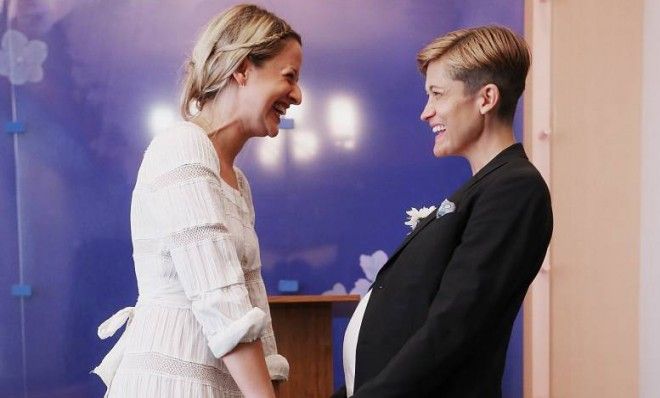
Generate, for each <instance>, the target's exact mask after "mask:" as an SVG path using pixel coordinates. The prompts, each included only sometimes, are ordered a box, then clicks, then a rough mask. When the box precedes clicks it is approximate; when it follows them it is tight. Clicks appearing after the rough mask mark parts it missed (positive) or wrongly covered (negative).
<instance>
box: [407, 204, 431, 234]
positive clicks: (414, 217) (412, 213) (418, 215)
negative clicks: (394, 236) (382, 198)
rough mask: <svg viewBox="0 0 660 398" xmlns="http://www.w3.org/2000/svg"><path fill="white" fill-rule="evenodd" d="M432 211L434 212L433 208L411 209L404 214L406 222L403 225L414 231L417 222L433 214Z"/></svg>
mask: <svg viewBox="0 0 660 398" xmlns="http://www.w3.org/2000/svg"><path fill="white" fill-rule="evenodd" d="M434 211H435V206H431V207H422V208H421V209H419V210H417V209H416V208H414V207H413V208H412V209H410V210H408V211H407V212H406V214H407V215H408V221H406V222H405V224H406V225H407V226H409V227H410V228H411V229H415V227H416V226H417V223H418V222H419V220H421V219H422V218H426V217H427V216H428V215H429V214H431V213H433V212H434Z"/></svg>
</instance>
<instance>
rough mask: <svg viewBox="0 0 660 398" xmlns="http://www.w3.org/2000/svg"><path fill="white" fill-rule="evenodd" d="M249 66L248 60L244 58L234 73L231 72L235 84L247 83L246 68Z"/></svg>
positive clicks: (242, 84) (241, 85)
mask: <svg viewBox="0 0 660 398" xmlns="http://www.w3.org/2000/svg"><path fill="white" fill-rule="evenodd" d="M249 67H250V61H248V60H244V61H243V62H242V63H241V66H239V67H238V69H236V71H235V72H234V73H232V77H233V78H234V81H236V84H238V85H239V86H240V87H243V86H245V84H246V83H247V76H248V70H249Z"/></svg>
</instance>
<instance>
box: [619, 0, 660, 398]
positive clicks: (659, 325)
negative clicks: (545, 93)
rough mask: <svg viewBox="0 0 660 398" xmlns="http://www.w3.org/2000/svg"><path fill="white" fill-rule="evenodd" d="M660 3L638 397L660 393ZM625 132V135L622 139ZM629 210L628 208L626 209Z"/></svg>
mask: <svg viewBox="0 0 660 398" xmlns="http://www.w3.org/2000/svg"><path fill="white" fill-rule="evenodd" d="M659 38H660V2H659V1H657V0H646V1H645V4H644V44H643V52H642V54H643V71H644V72H643V78H642V79H643V80H642V150H641V154H642V160H641V175H642V184H641V186H642V193H641V196H642V200H641V207H642V208H641V248H640V257H641V264H640V279H641V280H640V321H639V322H640V325H639V330H640V336H639V337H640V341H639V343H640V353H639V354H640V367H639V369H640V389H639V391H640V397H641V398H651V397H657V396H658V392H659V391H660V378H658V375H660V40H659ZM626 133H627V132H622V134H623V137H625V134H626ZM624 207H625V204H624Z"/></svg>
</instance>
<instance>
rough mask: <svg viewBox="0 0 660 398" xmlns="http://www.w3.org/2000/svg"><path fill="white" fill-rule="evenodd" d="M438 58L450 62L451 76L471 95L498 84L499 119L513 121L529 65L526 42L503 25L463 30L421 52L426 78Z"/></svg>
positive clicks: (420, 59) (431, 44)
mask: <svg viewBox="0 0 660 398" xmlns="http://www.w3.org/2000/svg"><path fill="white" fill-rule="evenodd" d="M439 59H443V60H444V61H445V62H447V64H448V66H449V75H450V77H451V78H452V79H454V80H459V81H462V82H463V83H464V84H465V87H466V89H467V90H468V91H469V92H470V93H475V92H476V91H477V90H478V89H480V88H481V87H483V86H484V85H486V84H490V83H492V84H495V85H496V86H497V88H498V89H499V91H500V104H499V107H498V108H497V110H496V112H497V116H499V117H500V118H501V119H503V120H507V121H512V120H513V115H514V113H515V111H516V103H517V102H518V98H520V95H521V94H522V92H523V91H524V90H525V78H526V77H527V71H528V70H529V64H530V54H529V48H528V47H527V44H526V43H525V40H523V39H522V38H521V37H519V36H518V35H516V34H515V33H514V32H512V31H511V30H510V29H508V28H505V27H503V26H481V27H476V28H470V29H460V30H456V31H453V32H450V33H448V34H446V35H444V36H441V37H438V38H436V39H434V40H433V41H432V42H431V43H429V44H428V45H427V46H426V47H424V48H423V49H422V50H420V52H419V53H418V54H417V65H418V67H419V70H420V71H421V72H422V74H424V76H426V70H427V69H428V66H429V64H430V63H431V62H433V61H437V60H439Z"/></svg>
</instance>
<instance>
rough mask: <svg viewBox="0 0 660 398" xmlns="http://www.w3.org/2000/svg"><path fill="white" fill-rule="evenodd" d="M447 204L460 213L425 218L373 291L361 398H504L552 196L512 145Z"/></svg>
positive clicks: (365, 327) (360, 352)
mask: <svg viewBox="0 0 660 398" xmlns="http://www.w3.org/2000/svg"><path fill="white" fill-rule="evenodd" d="M449 200H450V201H451V202H453V203H454V204H455V206H456V209H455V211H454V212H452V213H448V214H445V215H444V216H441V217H436V213H435V212H434V213H433V214H431V215H430V216H428V217H427V218H425V219H423V220H421V221H420V222H419V223H418V225H417V227H416V228H415V230H413V232H412V233H411V234H410V235H408V236H407V237H406V239H405V240H404V242H403V244H402V245H401V246H400V247H399V248H398V249H397V250H396V252H395V253H394V254H393V256H392V257H391V258H390V259H389V261H388V262H387V263H386V264H385V265H384V266H383V268H382V269H381V271H380V272H379V274H378V276H377V278H376V281H375V282H374V284H373V286H372V293H371V298H370V299H369V303H368V305H367V308H366V310H365V314H364V318H363V320H362V325H361V328H360V333H359V337H358V344H357V353H356V374H355V394H354V397H355V398H387V397H443V398H451V397H456V398H469V397H479V398H487V397H500V396H501V381H502V373H503V369H504V363H505V358H506V351H507V345H508V342H509V338H510V335H511V328H512V325H513V322H514V320H515V317H516V315H517V313H518V311H519V309H520V305H521V303H522V301H523V298H524V297H525V293H526V292H527V288H528V287H529V285H530V283H531V282H532V280H533V279H534V277H535V276H536V274H537V272H538V270H539V268H540V266H541V263H542V262H543V259H544V257H545V253H546V250H547V247H548V244H549V241H550V236H551V234H552V209H551V206H550V194H549V192H548V187H547V185H546V183H545V181H544V180H543V178H542V177H541V175H540V174H539V172H538V171H537V170H536V168H535V167H534V166H533V165H532V164H531V163H530V162H529V161H528V160H527V157H526V156H525V152H524V150H523V147H522V145H520V144H514V145H512V146H510V147H509V148H507V149H505V150H504V151H502V152H501V153H500V154H499V155H497V156H496V157H495V158H494V159H493V160H492V161H491V162H489V163H488V164H487V165H486V166H485V167H483V168H482V169H481V170H480V171H479V172H477V174H476V175H474V176H473V177H472V178H471V179H470V180H469V181H468V182H467V183H466V184H465V185H464V186H463V187H462V188H461V189H459V190H458V191H457V192H456V193H454V194H453V195H452V196H451V197H450V198H449ZM333 396H336V397H341V396H345V390H344V389H342V390H340V391H338V392H337V393H335V395H333Z"/></svg>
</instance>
